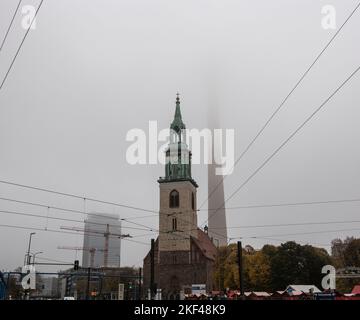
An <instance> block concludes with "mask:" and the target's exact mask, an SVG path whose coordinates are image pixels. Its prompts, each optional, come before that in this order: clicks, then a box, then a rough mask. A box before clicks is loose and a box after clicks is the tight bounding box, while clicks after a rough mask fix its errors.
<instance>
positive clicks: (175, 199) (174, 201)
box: [169, 190, 180, 208]
mask: <svg viewBox="0 0 360 320" xmlns="http://www.w3.org/2000/svg"><path fill="white" fill-rule="evenodd" d="M179 205H180V200H179V192H177V191H176V190H173V191H171V192H170V199H169V207H170V208H179Z"/></svg>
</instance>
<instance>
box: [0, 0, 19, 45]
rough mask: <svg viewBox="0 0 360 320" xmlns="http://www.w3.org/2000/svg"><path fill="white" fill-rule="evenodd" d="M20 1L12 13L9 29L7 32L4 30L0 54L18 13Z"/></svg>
mask: <svg viewBox="0 0 360 320" xmlns="http://www.w3.org/2000/svg"><path fill="white" fill-rule="evenodd" d="M21 1H22V0H19V3H18V4H17V6H16V9H15V12H14V14H13V16H12V19H11V21H10V24H9V27H8V28H7V30H6V33H5V36H4V39H3V41H2V42H1V45H0V52H1V50H2V49H3V47H4V44H5V41H6V39H7V37H8V35H9V32H10V29H11V27H12V25H13V23H14V20H15V17H16V14H17V12H18V10H19V7H20V4H21Z"/></svg>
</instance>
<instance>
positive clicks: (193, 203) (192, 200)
mask: <svg viewBox="0 0 360 320" xmlns="http://www.w3.org/2000/svg"><path fill="white" fill-rule="evenodd" d="M191 208H192V209H193V210H195V195H194V192H192V193H191Z"/></svg>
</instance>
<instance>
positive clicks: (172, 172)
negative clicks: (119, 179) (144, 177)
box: [158, 94, 198, 187]
mask: <svg viewBox="0 0 360 320" xmlns="http://www.w3.org/2000/svg"><path fill="white" fill-rule="evenodd" d="M185 129H186V127H185V124H184V123H183V121H182V117H181V110H180V98H179V94H177V95H176V108H175V116H174V120H173V122H172V123H171V125H170V130H171V131H172V132H170V143H169V147H168V148H167V149H166V152H165V154H166V165H165V177H160V178H159V180H158V182H159V183H166V182H174V181H190V182H191V183H192V184H193V185H194V186H195V187H197V186H198V185H197V183H196V182H195V181H194V179H193V178H192V177H191V157H192V155H191V151H190V150H189V147H188V146H187V144H186V130H185Z"/></svg>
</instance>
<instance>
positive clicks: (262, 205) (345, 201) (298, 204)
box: [198, 198, 360, 211]
mask: <svg viewBox="0 0 360 320" xmlns="http://www.w3.org/2000/svg"><path fill="white" fill-rule="evenodd" d="M351 202H360V198H355V199H343V200H324V201H308V202H289V203H273V204H254V205H244V206H236V207H226V208H221V209H226V210H236V209H257V208H274V207H292V206H307V205H318V204H333V203H351ZM215 210H217V209H215V208H211V209H199V210H198V211H215Z"/></svg>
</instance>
